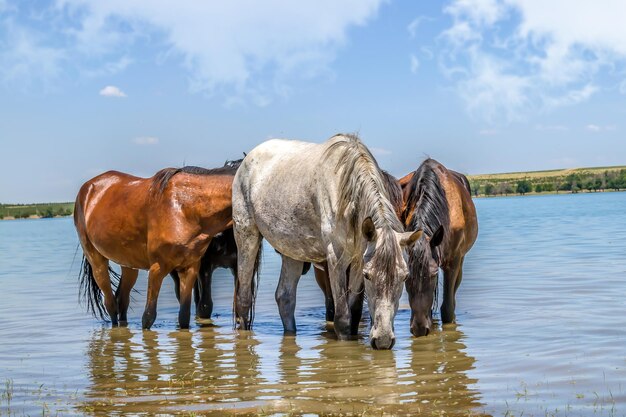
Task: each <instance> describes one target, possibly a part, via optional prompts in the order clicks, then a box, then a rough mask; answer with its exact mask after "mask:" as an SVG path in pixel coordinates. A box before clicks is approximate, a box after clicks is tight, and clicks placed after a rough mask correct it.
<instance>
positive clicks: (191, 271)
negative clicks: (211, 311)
mask: <svg viewBox="0 0 626 417" xmlns="http://www.w3.org/2000/svg"><path fill="white" fill-rule="evenodd" d="M178 274H179V277H180V309H179V310H178V326H179V327H180V328H181V329H188V328H189V320H190V315H191V292H192V290H193V287H194V284H195V283H196V280H197V278H198V265H197V264H196V265H192V266H189V267H187V268H185V269H182V270H178Z"/></svg>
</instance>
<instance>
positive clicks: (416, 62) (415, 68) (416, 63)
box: [410, 54, 420, 74]
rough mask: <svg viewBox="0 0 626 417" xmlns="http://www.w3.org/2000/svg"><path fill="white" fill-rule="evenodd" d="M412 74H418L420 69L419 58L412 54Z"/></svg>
mask: <svg viewBox="0 0 626 417" xmlns="http://www.w3.org/2000/svg"><path fill="white" fill-rule="evenodd" d="M410 58H411V72H412V73H413V74H417V71H418V70H419V68H420V61H419V59H417V57H416V56H415V55H413V54H411V57H410Z"/></svg>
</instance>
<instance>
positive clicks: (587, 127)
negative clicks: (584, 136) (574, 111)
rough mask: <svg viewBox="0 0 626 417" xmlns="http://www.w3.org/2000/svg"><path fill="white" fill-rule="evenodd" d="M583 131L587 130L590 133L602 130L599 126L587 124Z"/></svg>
mask: <svg viewBox="0 0 626 417" xmlns="http://www.w3.org/2000/svg"><path fill="white" fill-rule="evenodd" d="M585 129H587V130H588V131H590V132H599V131H601V130H602V128H601V127H600V126H598V125H594V124H588V125H587V126H585Z"/></svg>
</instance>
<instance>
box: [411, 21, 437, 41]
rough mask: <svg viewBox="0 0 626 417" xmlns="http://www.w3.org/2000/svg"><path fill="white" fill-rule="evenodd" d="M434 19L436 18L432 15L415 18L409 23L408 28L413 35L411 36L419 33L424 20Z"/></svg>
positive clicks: (413, 36) (412, 36)
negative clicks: (418, 30)
mask: <svg viewBox="0 0 626 417" xmlns="http://www.w3.org/2000/svg"><path fill="white" fill-rule="evenodd" d="M432 20H434V19H433V18H432V17H428V16H418V17H416V18H415V19H413V20H412V21H411V23H409V25H408V26H407V28H406V30H408V31H409V35H410V36H411V38H415V36H416V35H417V29H419V27H420V25H421V24H422V22H425V21H432Z"/></svg>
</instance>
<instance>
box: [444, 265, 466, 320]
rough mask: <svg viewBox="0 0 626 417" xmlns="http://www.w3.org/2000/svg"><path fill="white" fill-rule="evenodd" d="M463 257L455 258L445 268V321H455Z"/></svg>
mask: <svg viewBox="0 0 626 417" xmlns="http://www.w3.org/2000/svg"><path fill="white" fill-rule="evenodd" d="M461 265H462V258H461V259H454V260H453V261H452V262H451V263H450V265H449V266H446V267H444V268H443V303H442V304H441V321H442V322H443V323H454V319H455V314H454V309H455V307H456V301H455V299H454V295H455V293H456V288H458V285H457V284H456V281H457V279H458V275H459V271H460V270H461Z"/></svg>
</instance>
